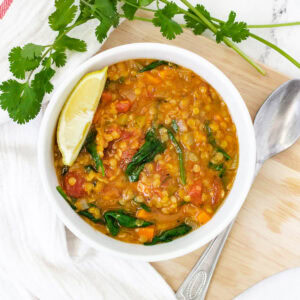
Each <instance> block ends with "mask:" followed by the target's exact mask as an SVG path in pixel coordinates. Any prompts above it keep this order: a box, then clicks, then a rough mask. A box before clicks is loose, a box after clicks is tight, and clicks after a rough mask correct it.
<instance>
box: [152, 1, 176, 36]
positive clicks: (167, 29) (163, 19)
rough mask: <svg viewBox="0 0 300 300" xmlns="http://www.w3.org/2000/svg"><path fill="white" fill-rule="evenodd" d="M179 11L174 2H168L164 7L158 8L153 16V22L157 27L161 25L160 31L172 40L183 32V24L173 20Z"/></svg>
mask: <svg viewBox="0 0 300 300" xmlns="http://www.w3.org/2000/svg"><path fill="white" fill-rule="evenodd" d="M178 13H179V10H178V6H177V5H176V4H175V3H174V2H170V3H168V4H167V5H166V6H165V7H164V8H163V9H158V10H157V11H156V12H155V14H154V16H155V18H153V20H152V23H153V24H154V26H156V27H160V32H161V33H162V35H163V36H164V37H166V38H167V39H169V40H172V39H174V38H175V37H176V35H179V34H181V33H182V28H181V26H180V25H179V24H178V23H177V22H175V21H174V20H172V18H173V17H174V16H175V15H176V14H178Z"/></svg>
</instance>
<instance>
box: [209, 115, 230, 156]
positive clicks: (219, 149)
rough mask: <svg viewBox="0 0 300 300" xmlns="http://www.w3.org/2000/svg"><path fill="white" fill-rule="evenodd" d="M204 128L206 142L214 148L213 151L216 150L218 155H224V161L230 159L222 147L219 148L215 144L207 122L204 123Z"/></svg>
mask: <svg viewBox="0 0 300 300" xmlns="http://www.w3.org/2000/svg"><path fill="white" fill-rule="evenodd" d="M204 128H205V131H206V135H207V140H208V142H209V143H210V144H211V145H212V146H213V147H214V148H215V150H216V151H217V152H220V153H222V154H223V155H224V158H225V160H229V159H231V157H230V155H229V154H228V153H227V152H226V151H225V150H224V149H223V148H222V147H220V146H219V145H218V144H217V142H216V140H215V137H214V135H213V133H212V130H211V128H210V127H209V122H208V121H206V122H205V123H204Z"/></svg>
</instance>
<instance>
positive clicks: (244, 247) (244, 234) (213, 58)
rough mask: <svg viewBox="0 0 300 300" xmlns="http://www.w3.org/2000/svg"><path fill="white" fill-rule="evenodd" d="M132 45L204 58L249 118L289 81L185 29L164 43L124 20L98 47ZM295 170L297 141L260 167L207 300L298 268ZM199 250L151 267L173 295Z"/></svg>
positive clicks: (298, 178)
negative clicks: (169, 46)
mask: <svg viewBox="0 0 300 300" xmlns="http://www.w3.org/2000/svg"><path fill="white" fill-rule="evenodd" d="M135 42H161V43H166V44H172V45H176V46H179V47H182V48H185V49H188V50H191V51H193V52H195V53H197V54H199V55H201V56H203V57H204V58H206V59H207V60H209V61H210V62H212V63H213V64H215V65H216V66H217V67H218V68H220V69H221V70H222V71H223V72H224V73H225V74H226V75H227V76H228V77H229V78H230V79H231V80H232V82H233V83H234V85H235V86H236V87H237V89H238V90H239V92H240V93H241V95H242V97H243V99H244V100H245V102H246V104H247V107H248V109H249V111H250V114H251V116H252V118H254V116H255V113H256V111H257V110H258V109H259V107H260V106H261V104H262V103H263V102H264V100H265V98H266V97H267V96H268V95H269V94H270V93H271V92H272V91H273V90H274V89H275V88H277V87H278V86H279V85H280V84H282V83H283V82H285V81H287V80H288V78H287V77H286V76H284V75H282V74H279V73H277V72H275V71H273V70H271V69H270V68H268V67H266V66H264V68H265V70H267V72H268V75H267V76H262V75H260V74H259V73H258V72H257V71H256V70H254V69H253V68H252V67H251V66H250V65H248V64H247V63H246V62H245V61H244V60H243V59H242V58H240V57H239V56H238V55H237V54H236V53H235V52H233V51H232V50H231V49H229V48H227V47H225V46H220V45H217V44H216V43H215V42H213V41H211V40H209V39H207V38H204V37H196V36H194V35H193V34H192V33H191V32H189V31H186V32H185V33H184V34H182V35H181V36H179V37H178V38H177V39H176V40H174V41H168V40H166V39H164V38H163V37H162V36H161V34H160V32H159V30H158V29H157V28H155V27H154V26H153V25H152V24H148V23H145V22H140V21H134V22H128V21H125V22H124V23H123V24H122V25H121V26H120V27H119V28H118V29H117V30H115V31H114V32H113V33H112V34H111V36H110V37H109V39H108V40H107V42H106V43H105V45H104V47H103V48H102V49H108V48H112V47H115V46H119V45H122V44H128V43H135ZM291 67H292V65H291ZM299 171H300V141H298V143H297V144H296V145H294V146H293V147H292V148H291V149H289V150H287V151H285V152H284V153H281V154H279V155H277V156H276V157H274V158H272V159H270V160H269V161H267V162H266V163H265V165H264V166H263V167H262V169H261V171H260V173H259V174H258V176H257V177H256V179H255V182H254V184H253V186H252V189H251V191H250V193H249V195H248V198H247V200H246V201H245V204H244V205H243V207H242V209H241V211H240V213H239V215H238V218H237V220H236V222H235V225H234V227H233V230H232V232H231V234H230V237H229V239H228V241H227V243H226V245H225V248H224V250H223V253H222V254H221V257H220V261H219V263H218V265H217V267H216V270H215V274H214V276H213V278H212V281H211V285H210V288H209V290H208V294H207V299H208V300H210V299H212V300H215V299H222V300H227V299H232V298H233V297H234V296H236V295H238V294H239V293H241V292H243V291H244V290H245V289H247V288H249V287H250V286H252V285H253V284H255V283H257V282H258V281H260V280H262V279H264V278H266V277H268V276H270V275H273V274H275V273H277V272H280V271H283V270H286V269H288V268H292V267H299V266H300V172H299ZM204 248H205V247H202V248H201V249H198V250H197V251H195V252H193V253H190V254H187V255H185V256H183V257H179V258H176V259H172V260H169V261H162V262H156V263H152V265H153V267H154V268H155V269H156V270H157V271H158V272H159V273H160V274H161V275H162V276H163V277H164V278H165V280H166V281H167V282H168V283H169V284H170V286H171V287H172V288H173V289H174V291H176V290H177V289H178V287H179V286H180V284H181V283H182V281H183V280H184V279H185V277H186V276H187V274H188V273H189V272H190V270H191V269H192V267H193V266H194V264H195V263H196V261H197V260H198V258H199V257H200V254H201V253H202V251H203V250H204ZM166 300H167V299H166Z"/></svg>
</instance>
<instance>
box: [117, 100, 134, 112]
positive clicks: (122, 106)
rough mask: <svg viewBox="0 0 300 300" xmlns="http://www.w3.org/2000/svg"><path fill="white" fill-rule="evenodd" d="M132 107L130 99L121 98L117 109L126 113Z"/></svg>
mask: <svg viewBox="0 0 300 300" xmlns="http://www.w3.org/2000/svg"><path fill="white" fill-rule="evenodd" d="M130 108H131V102H130V101H129V100H120V101H118V102H117V103H116V109H117V111H118V112H119V113H126V112H128V111H129V109H130Z"/></svg>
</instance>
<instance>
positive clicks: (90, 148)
mask: <svg viewBox="0 0 300 300" xmlns="http://www.w3.org/2000/svg"><path fill="white" fill-rule="evenodd" d="M96 135H97V131H96V130H95V129H94V128H93V129H91V130H90V132H89V134H88V136H87V138H86V140H85V143H84V146H85V148H86V150H87V152H88V153H89V154H90V155H91V156H92V159H93V160H94V162H95V166H96V168H95V169H96V172H99V168H101V173H102V176H105V169H104V166H103V162H102V159H101V157H100V155H99V154H98V152H97V145H96V143H95V139H96ZM89 169H90V168H86V171H87V172H90V171H91V169H90V170H89Z"/></svg>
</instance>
